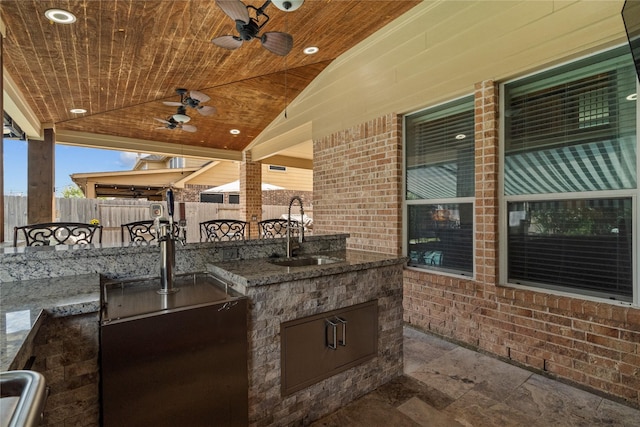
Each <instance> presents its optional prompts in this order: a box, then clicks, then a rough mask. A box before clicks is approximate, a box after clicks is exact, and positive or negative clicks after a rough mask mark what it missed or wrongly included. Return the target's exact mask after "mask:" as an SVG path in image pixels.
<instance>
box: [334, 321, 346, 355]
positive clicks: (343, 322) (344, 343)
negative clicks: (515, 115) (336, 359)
mask: <svg viewBox="0 0 640 427" xmlns="http://www.w3.org/2000/svg"><path fill="white" fill-rule="evenodd" d="M336 320H337V321H338V322H339V323H341V324H342V339H340V340H338V344H340V345H341V346H343V347H344V346H346V345H347V321H346V320H345V319H343V318H341V317H337V316H336Z"/></svg>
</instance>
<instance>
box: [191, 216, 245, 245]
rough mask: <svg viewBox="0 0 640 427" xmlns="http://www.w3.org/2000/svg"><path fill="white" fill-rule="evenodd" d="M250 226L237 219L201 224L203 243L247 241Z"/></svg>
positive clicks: (217, 220) (201, 239)
mask: <svg viewBox="0 0 640 427" xmlns="http://www.w3.org/2000/svg"><path fill="white" fill-rule="evenodd" d="M249 227H250V224H249V223H248V222H246V221H240V220H237V219H212V220H210V221H205V222H201V223H200V241H201V242H222V241H231V240H245V238H246V236H247V235H248V234H249Z"/></svg>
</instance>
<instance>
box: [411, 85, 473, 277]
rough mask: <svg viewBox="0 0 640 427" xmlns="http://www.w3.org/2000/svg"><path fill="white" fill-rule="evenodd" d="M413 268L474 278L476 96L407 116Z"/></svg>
mask: <svg viewBox="0 0 640 427" xmlns="http://www.w3.org/2000/svg"><path fill="white" fill-rule="evenodd" d="M405 135H406V137H405V159H406V164H405V183H406V195H405V197H406V203H407V210H406V211H407V248H408V255H409V258H410V261H409V265H411V266H414V267H420V268H426V269H435V270H444V271H448V272H453V273H456V274H461V275H471V274H473V196H474V188H475V182H474V147H475V144H474V111H473V97H472V96H470V97H466V98H463V99H460V100H457V101H453V102H450V103H447V104H445V105H442V106H439V107H437V108H432V109H429V110H425V111H421V112H419V113H415V114H411V115H408V116H406V117H405Z"/></svg>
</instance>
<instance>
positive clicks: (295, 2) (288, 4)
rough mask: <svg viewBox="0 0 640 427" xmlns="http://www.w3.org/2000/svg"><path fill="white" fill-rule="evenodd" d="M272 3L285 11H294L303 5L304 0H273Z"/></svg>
mask: <svg viewBox="0 0 640 427" xmlns="http://www.w3.org/2000/svg"><path fill="white" fill-rule="evenodd" d="M271 3H273V4H274V6H275V7H277V8H278V9H280V10H282V11H284V12H293V11H294V10H297V9H299V8H300V6H302V3H304V0H271Z"/></svg>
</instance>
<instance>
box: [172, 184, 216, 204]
mask: <svg viewBox="0 0 640 427" xmlns="http://www.w3.org/2000/svg"><path fill="white" fill-rule="evenodd" d="M209 188H211V187H209V186H207V185H191V184H187V185H185V186H184V188H175V189H174V190H173V192H174V199H175V201H176V202H199V201H200V193H202V192H203V191H204V190H208V189H209Z"/></svg>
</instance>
